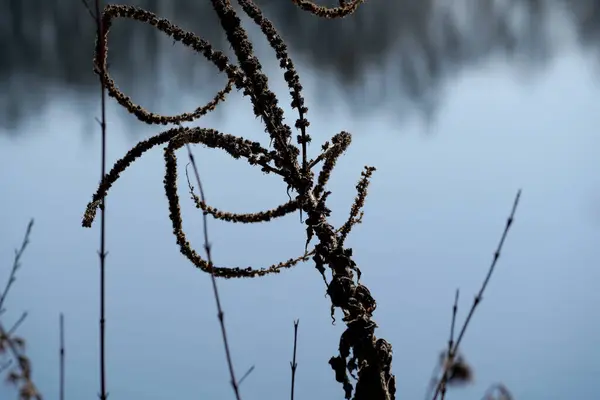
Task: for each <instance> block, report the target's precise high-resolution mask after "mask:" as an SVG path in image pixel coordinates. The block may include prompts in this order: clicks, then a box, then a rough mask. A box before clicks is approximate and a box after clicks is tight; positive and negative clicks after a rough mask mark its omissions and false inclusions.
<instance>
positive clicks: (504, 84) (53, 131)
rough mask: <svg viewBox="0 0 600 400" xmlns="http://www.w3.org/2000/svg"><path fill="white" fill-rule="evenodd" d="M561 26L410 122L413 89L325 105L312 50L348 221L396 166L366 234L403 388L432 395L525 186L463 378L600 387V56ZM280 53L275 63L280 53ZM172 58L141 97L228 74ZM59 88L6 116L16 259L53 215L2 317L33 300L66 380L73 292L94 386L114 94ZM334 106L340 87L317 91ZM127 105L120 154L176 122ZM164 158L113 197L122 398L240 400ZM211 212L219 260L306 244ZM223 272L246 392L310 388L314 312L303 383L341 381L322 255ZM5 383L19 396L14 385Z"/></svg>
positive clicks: (80, 349)
mask: <svg viewBox="0 0 600 400" xmlns="http://www.w3.org/2000/svg"><path fill="white" fill-rule="evenodd" d="M561 38H563V39H564V41H565V43H566V44H565V45H564V46H563V48H562V50H561V51H559V52H557V53H556V54H555V56H554V57H553V58H552V60H549V61H548V62H547V63H546V64H545V65H544V68H543V69H540V70H537V71H536V72H535V73H534V74H532V75H527V74H525V73H524V72H523V70H522V69H520V68H519V67H518V62H517V63H515V60H509V59H507V58H506V57H504V56H502V55H498V56H491V57H487V58H485V59H484V60H482V61H481V62H478V63H477V64H475V65H470V66H468V67H464V68H461V69H459V70H458V71H456V72H455V73H454V74H452V76H451V78H448V79H447V81H446V82H445V84H444V85H443V88H442V90H440V91H439V93H437V94H436V103H437V104H438V107H437V110H436V112H435V114H434V115H433V116H431V118H429V119H424V118H422V116H421V115H420V114H419V113H415V112H413V113H408V114H407V115H408V116H407V117H406V118H404V119H403V120H402V121H401V122H399V120H398V118H396V117H397V116H396V115H395V113H396V109H397V107H398V106H397V105H394V106H388V107H383V106H382V107H375V108H374V109H372V110H370V111H369V112H368V113H356V112H355V110H354V108H353V107H351V106H349V105H348V104H347V102H346V101H345V100H346V99H345V96H348V93H347V92H346V91H344V90H342V89H341V88H339V87H338V86H336V85H332V86H331V87H330V88H329V89H328V90H327V93H326V95H327V99H328V104H327V106H326V107H325V106H323V104H322V103H323V96H324V94H323V90H322V82H323V74H322V73H319V72H318V71H315V70H314V69H313V68H312V67H310V66H308V65H307V64H305V63H303V62H300V61H298V62H297V63H298V64H299V65H298V70H299V72H300V76H301V79H302V80H303V84H304V87H305V95H306V98H307V104H308V106H309V108H310V111H309V119H310V121H311V127H310V134H311V135H312V137H313V144H312V146H311V147H310V152H311V155H312V156H314V155H315V154H317V152H318V149H319V148H320V144H321V143H322V142H324V141H325V140H328V139H330V137H331V136H333V135H334V134H335V133H337V132H339V131H340V130H347V131H350V132H351V133H352V134H353V144H352V146H351V147H350V149H349V151H348V152H347V154H346V155H345V156H343V157H342V158H341V160H340V161H339V163H338V166H337V168H336V170H335V171H334V175H333V177H332V180H331V184H330V190H332V192H333V195H332V196H331V198H330V201H331V208H332V209H333V216H332V221H333V222H334V223H335V224H337V225H339V224H341V223H343V222H344V221H345V218H346V216H347V213H348V211H349V209H350V206H351V204H352V201H353V198H354V195H355V189H354V186H355V184H356V181H357V180H358V179H359V176H360V172H361V170H362V167H363V166H364V165H374V166H376V167H377V171H376V173H375V175H374V178H373V182H372V185H371V187H370V191H369V196H368V198H367V202H366V207H365V217H364V221H363V223H362V224H361V225H358V226H357V227H356V228H355V229H354V232H353V233H352V234H351V236H350V239H349V242H348V243H349V245H350V246H351V247H353V249H354V254H355V259H356V261H357V263H358V265H359V266H360V268H361V270H362V272H363V278H362V279H363V280H364V283H365V284H366V285H367V286H368V287H369V288H370V290H371V292H372V294H373V296H374V297H375V299H376V300H377V302H378V308H377V311H376V313H375V316H374V318H375V320H376V321H377V323H378V324H379V329H378V330H377V334H378V335H379V336H381V337H384V338H385V339H387V340H389V341H390V342H391V343H392V344H393V349H394V363H393V372H394V373H395V374H396V377H397V386H398V394H397V398H399V399H409V398H410V399H421V398H423V394H424V393H425V390H426V387H427V384H428V381H429V378H430V373H431V370H432V368H433V366H434V363H435V362H436V360H437V355H438V353H439V352H440V351H441V350H443V349H444V346H445V343H446V340H447V336H448V330H449V325H450V316H451V305H452V301H453V298H454V291H455V289H456V288H460V290H461V298H460V303H459V313H458V321H459V322H460V323H462V321H463V319H464V317H465V315H466V313H467V311H468V308H469V307H470V305H471V302H472V300H473V296H474V295H475V293H476V292H477V290H478V289H479V286H480V285H481V282H482V280H483V278H484V276H485V273H486V271H487V268H488V265H489V263H490V261H491V259H492V255H493V252H494V250H495V247H496V245H497V242H498V239H499V237H500V234H501V233H502V229H503V228H504V224H505V222H506V217H507V216H508V214H509V211H510V207H511V205H512V201H513V198H514V195H515V193H516V191H517V189H519V188H522V189H523V196H522V199H521V203H520V206H519V209H518V211H517V216H516V219H515V222H514V225H513V227H512V231H511V232H510V234H509V237H508V240H507V242H506V244H505V248H504V250H503V253H502V256H501V259H500V262H499V265H498V267H497V270H496V272H495V275H494V277H493V279H492V281H491V284H490V285H489V287H488V289H487V291H486V294H485V296H484V301H483V302H482V303H481V306H480V308H479V309H478V311H477V313H476V315H475V317H474V320H473V321H472V323H471V326H470V329H469V331H468V332H467V335H466V338H465V340H464V342H463V346H462V349H463V352H464V355H465V357H466V358H467V360H468V362H469V363H470V365H471V366H472V367H473V369H474V371H475V382H474V384H473V385H471V386H468V387H466V388H460V389H454V390H452V391H451V392H450V393H449V395H448V396H449V398H461V399H479V398H481V396H482V394H483V392H484V391H485V389H486V388H487V387H488V386H490V385H491V384H494V383H497V382H501V383H503V384H505V385H506V386H507V387H508V388H509V389H510V390H511V392H512V393H513V395H514V397H515V398H516V399H519V400H542V399H543V400H548V399H594V398H597V397H598V395H597V388H596V383H597V376H598V375H599V374H600V361H599V360H600V339H598V338H600V313H599V312H598V309H597V304H599V302H600V295H599V292H598V291H597V289H596V287H597V282H598V281H599V280H600V270H599V268H598V266H599V265H600V255H599V254H598V251H597V249H598V243H599V240H600V174H598V157H597V152H598V149H599V148H600V147H599V145H600V135H599V134H598V131H597V127H598V126H599V125H600V114H599V113H598V100H599V99H600V90H599V89H600V87H599V84H598V79H597V70H596V68H597V65H596V60H594V59H593V57H590V56H589V55H588V54H587V53H586V52H585V51H582V50H581V48H579V47H577V46H575V45H569V40H570V39H569V37H568V35H566V34H565V35H562V36H561ZM263 53H264V56H265V57H267V58H266V59H264V61H263V64H264V65H274V64H273V58H272V57H271V56H268V54H269V53H268V52H266V51H264V52H263ZM269 57H270V58H269ZM515 65H516V66H515ZM267 70H268V71H269V73H270V74H269V75H270V77H271V81H272V85H273V87H274V88H275V89H276V91H277V93H278V94H279V95H280V99H281V103H282V104H289V101H288V100H287V99H286V98H285V96H286V95H287V91H286V89H285V86H284V83H283V80H282V79H281V74H280V72H279V71H277V70H274V69H272V68H267ZM166 71H167V73H164V74H163V75H161V76H162V78H161V79H160V80H158V81H154V80H150V81H146V82H149V83H147V84H146V88H147V89H148V91H149V92H151V93H152V92H154V93H160V95H158V94H157V95H155V96H154V97H152V96H149V95H145V96H143V97H139V100H136V101H140V102H141V103H142V104H143V105H146V106H147V107H149V108H152V110H153V111H156V112H161V113H170V114H173V113H175V112H181V111H188V110H192V109H193V108H195V107H196V106H197V105H198V103H204V102H206V101H208V99H209V98H210V97H212V95H213V91H212V90H201V91H196V90H194V91H191V90H187V91H186V90H182V89H180V88H178V87H177V85H176V84H175V83H174V82H175V81H176V79H177V77H174V76H173V74H169V73H168V71H169V70H168V68H167V69H166ZM371 73H372V74H377V73H380V72H378V71H375V72H371ZM143 78H144V77H143V76H139V77H138V78H137V79H139V80H140V81H143ZM220 79H222V77H221V78H220ZM219 82H221V80H219ZM119 84H120V85H122V86H123V87H124V88H126V86H127V83H126V82H122V83H121V82H120V83H119ZM125 90H126V89H125ZM374 90H375V89H374ZM357 93H360V92H357ZM47 95H48V98H50V99H51V101H48V102H47V103H46V104H45V105H44V106H43V107H41V108H40V109H36V112H35V113H33V115H32V116H31V117H30V118H27V119H26V120H24V121H23V122H21V123H20V124H19V127H18V130H19V132H18V134H16V135H15V134H14V132H13V131H11V132H13V134H9V132H8V131H7V129H5V131H4V132H3V133H6V134H0V171H2V172H1V174H0V188H1V205H2V207H0V221H2V222H1V223H0V243H1V245H0V260H3V261H2V264H0V265H2V269H1V270H0V271H1V272H0V278H1V279H5V278H6V277H7V276H8V272H9V267H10V263H11V261H12V257H13V249H14V247H17V246H18V245H20V240H21V238H22V235H23V233H24V231H25V227H26V224H27V222H28V220H29V218H31V217H34V218H35V226H34V228H33V233H32V238H31V243H30V246H29V248H28V249H27V252H26V254H25V256H24V258H23V260H22V263H23V267H22V268H21V270H20V271H19V273H18V278H17V281H16V283H15V285H14V287H13V288H12V289H11V293H10V295H9V298H8V300H7V310H8V311H7V312H6V314H4V315H3V323H4V321H7V322H6V324H8V325H9V324H10V323H11V322H12V321H14V320H16V319H17V318H18V316H19V315H20V313H21V312H23V311H28V313H29V316H28V318H27V320H26V321H25V323H24V324H23V325H22V326H21V327H20V329H19V333H20V334H21V335H22V336H23V337H25V338H26V340H27V345H28V347H27V353H28V355H29V356H30V357H31V360H32V363H33V368H34V380H35V382H36V383H37V384H38V386H39V388H40V389H41V391H42V393H44V395H45V398H46V399H55V398H58V316H59V313H60V312H63V313H64V314H65V318H66V346H67V348H66V360H67V366H66V370H67V374H66V382H67V398H69V399H84V398H94V397H95V396H96V394H97V391H98V377H99V371H98V276H99V267H98V257H97V253H96V252H97V249H98V243H99V224H95V225H94V226H93V228H92V229H84V228H82V227H81V224H80V221H81V216H82V214H83V211H84V208H85V205H86V204H87V202H88V201H89V199H90V198H91V195H92V193H93V192H94V191H95V189H96V185H97V183H98V178H99V174H100V170H99V168H100V167H99V160H100V136H99V128H98V126H97V124H96V123H95V121H94V118H95V117H97V116H99V101H98V100H99V99H98V95H97V92H96V93H91V92H90V94H87V93H85V94H82V93H79V92H76V91H73V90H66V89H65V88H64V87H62V86H60V85H57V86H56V87H53V88H51V89H48V93H47ZM355 96H360V94H355ZM353 100H355V101H361V98H356V99H353ZM364 101H365V102H367V101H369V100H368V98H367V96H365V98H364ZM316 104H319V105H321V107H316V106H315V107H311V105H316ZM219 107H220V109H219V112H218V113H215V114H214V115H210V116H208V117H206V118H204V119H201V120H200V121H199V123H198V124H199V125H201V126H203V127H211V128H216V129H219V130H221V131H222V132H226V133H231V134H235V135H240V136H244V137H246V138H250V139H253V140H261V141H262V142H263V143H265V144H267V143H268V140H267V139H266V137H265V134H264V133H263V128H262V126H261V125H260V122H259V120H256V119H255V118H254V116H253V114H252V109H251V106H250V103H249V102H248V101H247V99H244V98H242V97H241V94H239V93H234V94H232V95H230V98H229V99H228V100H227V102H226V103H225V104H223V105H221V106H219ZM286 111H287V112H288V113H290V114H288V115H289V117H288V120H289V122H290V123H292V124H293V121H294V119H295V118H294V114H292V113H291V111H290V110H286ZM107 118H108V135H109V136H108V160H109V164H111V163H112V162H114V161H115V160H116V159H118V158H119V157H121V156H122V155H123V154H125V152H126V151H127V150H128V148H130V147H131V146H132V145H133V144H135V142H136V141H137V140H139V139H140V138H143V137H147V136H149V135H152V134H155V133H158V132H159V131H160V128H159V127H148V126H145V125H143V124H142V123H139V122H136V121H135V119H134V118H133V117H131V116H129V115H127V114H126V113H125V112H124V111H123V110H121V109H120V108H119V107H118V105H117V104H116V103H115V102H114V101H112V100H111V101H110V102H109V107H108V117H107ZM130 133H134V134H133V135H131V134H130ZM194 152H195V154H196V158H197V159H198V161H199V163H200V164H199V165H200V173H201V175H202V179H203V182H204V185H205V190H206V192H207V197H208V201H209V203H210V204H211V205H213V206H215V207H218V208H221V209H225V210H229V211H234V212H250V211H259V210H264V209H269V208H273V207H274V206H276V205H278V204H281V203H283V202H285V201H287V195H286V190H285V189H286V188H285V185H284V184H283V183H282V182H281V181H280V180H279V179H277V177H275V176H270V175H266V176H265V175H263V174H262V173H261V172H260V171H259V170H258V169H252V168H251V167H249V166H248V165H247V163H245V162H243V161H241V162H240V161H236V160H232V159H231V158H229V157H227V156H226V155H225V154H223V153H222V152H219V151H215V150H209V149H205V148H203V147H201V146H195V147H194ZM180 154H181V155H180V165H181V167H182V168H183V167H184V166H185V164H186V162H187V160H186V157H185V153H184V152H181V153H180ZM163 174H164V172H163V159H162V150H161V149H160V148H156V149H154V150H153V151H151V152H149V153H147V154H146V155H145V156H144V157H143V158H142V159H141V160H139V161H138V162H136V163H135V164H134V165H133V166H132V167H131V168H130V169H129V170H128V171H126V172H125V173H124V174H123V175H122V177H121V179H120V180H119V181H118V182H117V183H116V185H115V186H114V188H113V189H112V190H111V192H110V194H109V196H108V199H107V238H108V242H107V246H108V251H109V256H108V258H107V265H108V267H107V268H108V269H107V295H108V297H107V299H108V300H107V302H108V303H107V338H108V339H107V360H108V387H109V391H110V398H112V399H126V398H127V399H147V400H153V399H157V400H158V399H167V398H173V397H178V398H184V397H195V398H201V399H217V398H218V399H221V398H223V399H225V398H233V392H232V390H231V387H230V386H229V384H228V380H229V375H228V371H227V367H226V363H225V357H224V352H223V347H222V341H221V336H220V331H219V325H218V321H217V316H216V307H215V302H214V298H213V294H212V287H211V283H210V278H209V276H207V275H205V274H202V273H200V272H199V271H197V270H195V269H194V268H193V266H192V265H191V264H190V263H189V262H188V261H187V259H185V258H184V257H183V256H182V255H181V254H180V253H179V251H178V247H177V245H176V243H175V238H174V237H173V235H172V233H171V223H170V221H169V219H168V210H167V202H166V198H165V196H164V193H163V186H162V179H163ZM181 175H182V176H181V177H180V178H181V179H180V197H181V199H182V208H183V213H184V218H185V221H184V227H185V229H186V232H187V234H188V237H189V238H190V240H191V241H192V243H193V244H194V245H195V247H196V248H197V249H198V251H199V252H200V251H201V250H202V240H203V236H202V229H201V221H202V219H201V215H200V213H198V212H197V210H196V209H195V208H194V207H193V204H192V203H191V201H190V199H189V198H188V196H186V191H185V177H184V176H183V174H181ZM209 224H210V225H209V229H210V235H211V241H212V244H213V256H214V260H215V262H216V263H217V264H219V265H223V266H243V267H245V266H247V265H248V264H250V265H252V266H255V267H259V266H268V265H270V264H273V263H276V262H279V261H281V260H285V259H288V258H290V257H296V256H298V255H300V254H301V253H302V251H303V247H304V239H305V230H304V227H303V225H301V224H300V223H299V221H298V215H297V214H294V215H291V216H289V217H286V218H284V219H282V220H276V221H275V222H271V223H269V224H262V225H259V226H247V225H241V226H240V225H229V224H225V223H221V222H216V221H214V220H211V221H210V222H209ZM218 283H219V288H220V290H221V296H222V301H223V307H224V309H225V319H226V324H227V328H228V331H229V335H230V343H231V347H232V353H233V358H234V362H235V368H236V372H237V374H238V376H241V375H242V374H243V373H244V372H245V371H246V370H247V369H248V368H249V367H251V366H252V365H255V369H254V371H253V372H252V374H251V375H250V376H249V377H248V378H247V379H246V380H245V381H244V382H243V384H242V386H241V390H242V395H243V398H244V399H258V398H263V399H276V398H277V399H278V398H285V397H286V396H288V395H289V385H290V368H289V362H290V361H291V356H292V340H293V320H294V319H300V327H299V328H300V331H299V344H298V352H299V353H298V372H297V377H296V396H297V397H296V398H298V399H306V398H323V399H330V398H331V399H333V398H342V396H343V392H342V390H341V387H340V385H339V384H338V383H336V382H335V380H334V377H333V373H332V371H331V369H330V367H329V365H328V364H327V361H328V359H329V358H330V357H331V356H333V355H335V354H337V345H338V340H339V335H340V333H341V332H342V329H343V324H342V322H341V318H340V316H338V323H337V324H336V325H335V326H332V325H331V318H330V310H329V307H330V302H329V299H328V298H326V297H325V296H324V287H323V282H322V279H321V277H320V276H319V273H318V272H317V271H316V270H315V269H314V266H313V264H312V263H311V262H308V263H306V264H302V265H299V266H297V267H295V268H294V269H293V270H289V271H284V272H282V273H281V274H279V275H276V276H271V277H266V278H262V279H253V280H229V281H223V280H220V281H219V282H218ZM0 394H1V396H0V397H2V398H11V396H16V394H15V392H14V390H13V389H11V388H10V387H9V386H7V385H0Z"/></svg>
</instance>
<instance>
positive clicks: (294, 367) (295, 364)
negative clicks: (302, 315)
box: [290, 319, 300, 400]
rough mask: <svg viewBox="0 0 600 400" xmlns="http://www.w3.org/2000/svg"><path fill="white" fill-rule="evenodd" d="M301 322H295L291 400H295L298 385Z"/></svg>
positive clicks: (291, 363) (291, 365) (291, 364)
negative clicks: (297, 348) (296, 384)
mask: <svg viewBox="0 0 600 400" xmlns="http://www.w3.org/2000/svg"><path fill="white" fill-rule="evenodd" d="M299 323H300V320H299V319H297V320H295V321H294V356H293V358H292V362H290V367H292V390H291V391H292V393H291V400H294V386H295V383H296V368H297V367H298V363H297V362H296V345H297V343H298V324H299Z"/></svg>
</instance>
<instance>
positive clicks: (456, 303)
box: [441, 289, 460, 400]
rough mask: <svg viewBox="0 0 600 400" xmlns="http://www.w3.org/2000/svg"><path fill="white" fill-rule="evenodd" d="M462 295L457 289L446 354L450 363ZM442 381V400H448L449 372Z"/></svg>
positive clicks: (452, 356) (445, 373)
mask: <svg viewBox="0 0 600 400" xmlns="http://www.w3.org/2000/svg"><path fill="white" fill-rule="evenodd" d="M459 295H460V290H459V289H456V294H455V295H454V305H453V306H452V322H450V339H448V351H447V354H446V358H447V360H448V362H450V363H451V362H452V360H453V358H454V354H453V353H452V348H453V346H454V325H455V323H456V311H457V310H458V296H459ZM442 381H443V382H444V384H443V385H442V389H441V390H442V400H444V399H445V398H446V382H447V381H448V370H447V369H445V370H444V376H443V377H442Z"/></svg>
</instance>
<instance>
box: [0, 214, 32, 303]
mask: <svg viewBox="0 0 600 400" xmlns="http://www.w3.org/2000/svg"><path fill="white" fill-rule="evenodd" d="M31 228H33V218H32V219H30V220H29V224H27V230H26V231H25V236H24V237H23V242H22V243H21V247H20V248H19V249H18V250H15V258H14V260H13V265H12V268H11V269H10V275H9V276H8V280H7V281H6V286H5V287H4V290H3V291H2V293H1V294H0V314H2V313H3V312H4V308H3V306H4V301H5V300H6V297H7V296H8V292H9V290H10V288H11V286H12V284H13V283H14V282H15V280H16V279H17V278H16V276H15V275H16V273H17V271H18V269H19V267H20V266H21V257H22V256H23V253H24V252H25V249H26V248H27V245H28V244H29V235H31Z"/></svg>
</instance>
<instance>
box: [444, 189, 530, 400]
mask: <svg viewBox="0 0 600 400" xmlns="http://www.w3.org/2000/svg"><path fill="white" fill-rule="evenodd" d="M520 198H521V189H519V190H518V191H517V195H516V196H515V200H514V202H513V206H512V210H511V213H510V216H509V217H508V219H507V220H506V225H505V227H504V231H503V233H502V236H501V237H500V242H499V243H498V247H497V248H496V251H495V253H494V257H493V258H492V263H491V264H490V268H489V269H488V273H487V275H486V277H485V279H484V281H483V284H482V285H481V289H479V293H477V296H475V299H474V300H473V305H472V306H471V309H470V310H469V314H468V315H467V318H466V319H465V322H464V323H463V326H462V329H461V330H460V334H459V335H458V338H457V339H456V343H454V346H453V347H452V351H451V355H455V354H457V351H458V346H459V345H460V342H461V341H462V338H463V337H464V335H465V332H466V330H467V327H468V326H469V322H470V321H471V318H472V317H473V314H474V313H475V309H476V308H477V305H479V303H480V302H481V300H482V299H483V292H484V291H485V288H486V287H487V284H488V282H489V281H490V278H491V277H492V274H493V273H494V268H495V267H496V263H497V262H498V259H499V258H500V252H501V251H502V246H503V245H504V241H505V240H506V237H507V235H508V231H509V230H510V227H511V226H512V223H513V220H514V217H515V213H516V211H517V206H518V205H519V199H520ZM451 364H452V363H451V362H450V363H446V367H445V369H444V377H446V378H447V373H448V370H447V369H448V367H449V366H450V365H451ZM445 385H446V381H445V379H444V378H442V379H440V381H439V383H438V385H437V388H436V390H435V393H434V395H433V400H436V399H437V397H438V395H439V393H440V392H441V391H442V387H444V386H445Z"/></svg>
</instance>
